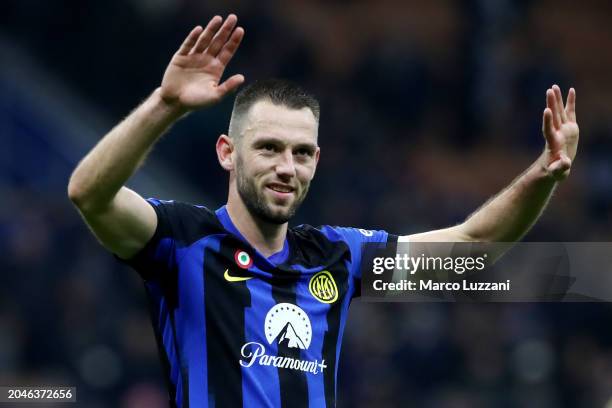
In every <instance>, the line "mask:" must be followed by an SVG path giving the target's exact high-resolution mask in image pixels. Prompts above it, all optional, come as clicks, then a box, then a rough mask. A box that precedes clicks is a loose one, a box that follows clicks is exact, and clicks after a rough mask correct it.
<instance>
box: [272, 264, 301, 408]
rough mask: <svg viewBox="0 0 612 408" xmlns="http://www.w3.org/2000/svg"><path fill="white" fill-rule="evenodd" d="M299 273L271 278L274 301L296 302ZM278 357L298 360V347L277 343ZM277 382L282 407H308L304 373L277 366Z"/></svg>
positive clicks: (294, 303) (293, 303)
mask: <svg viewBox="0 0 612 408" xmlns="http://www.w3.org/2000/svg"><path fill="white" fill-rule="evenodd" d="M298 278H299V274H298V273H297V272H296V273H295V278H294V279H292V278H289V279H288V278H287V275H285V276H284V277H283V278H276V279H273V281H272V282H270V283H271V284H272V297H273V298H274V300H275V301H276V303H277V304H278V303H291V304H292V305H296V304H297V293H296V284H297V280H298ZM277 355H278V356H279V357H290V358H293V359H296V360H300V349H299V348H297V347H296V348H289V347H287V345H281V344H278V353H277ZM277 370H278V380H279V381H278V382H279V386H280V397H281V407H282V408H294V407H295V408H300V407H308V383H307V381H306V374H305V373H304V372H303V371H299V370H291V369H288V368H277Z"/></svg>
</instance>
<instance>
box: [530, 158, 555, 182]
mask: <svg viewBox="0 0 612 408" xmlns="http://www.w3.org/2000/svg"><path fill="white" fill-rule="evenodd" d="M549 166H550V152H549V151H547V150H544V151H543V152H542V154H541V155H540V157H538V159H537V160H536V161H535V163H534V165H533V166H531V169H530V171H529V173H530V175H531V177H532V178H533V179H534V180H541V181H548V182H551V183H556V182H557V180H556V179H555V177H554V175H553V173H552V172H551V171H550V170H549Z"/></svg>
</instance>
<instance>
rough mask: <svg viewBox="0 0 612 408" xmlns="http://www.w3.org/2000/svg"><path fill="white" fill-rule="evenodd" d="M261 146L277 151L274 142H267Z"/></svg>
mask: <svg viewBox="0 0 612 408" xmlns="http://www.w3.org/2000/svg"><path fill="white" fill-rule="evenodd" d="M261 148H262V149H264V150H265V151H267V152H275V151H276V146H274V145H273V144H272V143H266V144H265V145H263V146H262V147H261Z"/></svg>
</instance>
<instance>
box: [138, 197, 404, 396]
mask: <svg viewBox="0 0 612 408" xmlns="http://www.w3.org/2000/svg"><path fill="white" fill-rule="evenodd" d="M147 201H148V202H149V203H150V204H151V205H152V206H153V208H154V209H155V212H156V213H157V218H158V225H157V229H156V231H155V234H154V235H153V237H152V238H151V240H150V241H149V242H148V244H147V245H146V246H145V248H143V249H142V250H141V251H140V252H139V253H138V254H136V255H135V256H134V257H133V258H131V259H130V260H128V261H126V262H127V263H128V264H129V265H131V266H132V267H134V268H135V269H136V270H137V271H138V273H139V274H140V275H141V276H142V278H143V279H144V281H145V288H146V292H147V296H148V298H149V300H150V306H151V313H152V320H153V326H154V330H155V334H156V338H157V344H158V346H159V351H160V356H161V360H162V364H163V366H164V371H165V375H166V377H167V382H168V387H169V393H170V403H171V406H176V407H184V408H186V407H223V408H225V407H240V406H244V407H292V408H295V407H334V406H335V405H336V384H337V383H336V378H337V372H338V361H339V354H340V345H341V342H342V333H343V330H344V327H345V323H346V319H347V313H348V309H349V305H350V303H351V300H352V299H353V298H354V297H356V296H359V293H360V281H361V274H360V262H361V258H362V253H361V251H362V244H363V243H366V242H387V240H392V239H395V240H396V239H397V237H395V236H392V235H389V234H387V233H386V232H384V231H368V230H363V229H355V228H341V227H331V226H322V227H319V228H314V227H312V226H308V225H301V226H298V227H294V228H289V229H288V232H287V237H286V239H285V243H284V246H283V249H282V251H280V252H279V253H277V254H274V255H272V256H270V257H265V256H263V255H262V254H261V253H259V252H258V251H257V250H256V249H254V248H253V247H252V246H251V245H249V243H248V242H247V241H246V239H244V237H243V236H242V235H241V234H240V232H239V231H238V230H237V229H236V227H235V226H234V225H233V223H232V221H231V219H230V217H229V215H228V212H227V210H226V208H225V207H221V208H219V209H218V210H216V211H214V212H213V211H211V210H209V209H207V208H205V207H203V206H196V205H191V204H186V203H180V202H175V201H162V200H157V199H153V198H150V199H148V200H147Z"/></svg>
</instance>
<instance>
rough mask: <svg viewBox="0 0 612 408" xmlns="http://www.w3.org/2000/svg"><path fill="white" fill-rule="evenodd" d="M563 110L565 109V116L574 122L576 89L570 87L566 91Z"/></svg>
mask: <svg viewBox="0 0 612 408" xmlns="http://www.w3.org/2000/svg"><path fill="white" fill-rule="evenodd" d="M565 110H566V111H567V118H568V119H569V120H570V121H572V122H576V90H575V89H574V88H570V90H569V92H568V93H567V102H566V103H565Z"/></svg>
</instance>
